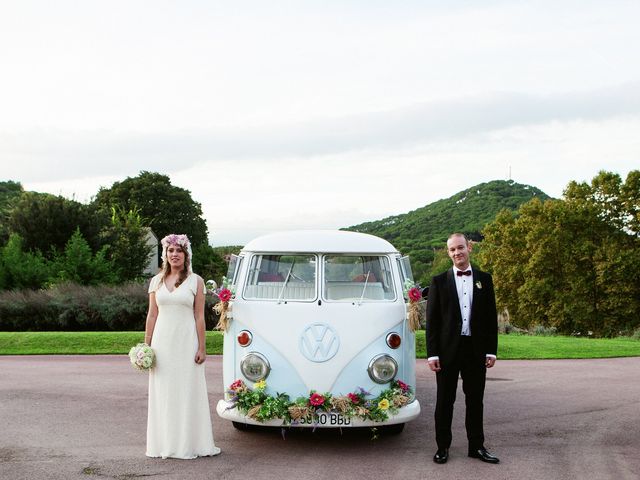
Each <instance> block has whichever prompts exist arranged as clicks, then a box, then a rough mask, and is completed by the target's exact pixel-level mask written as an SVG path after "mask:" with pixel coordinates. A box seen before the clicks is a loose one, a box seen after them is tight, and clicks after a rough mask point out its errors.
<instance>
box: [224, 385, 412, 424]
mask: <svg viewBox="0 0 640 480" xmlns="http://www.w3.org/2000/svg"><path fill="white" fill-rule="evenodd" d="M266 388H267V383H266V382H265V381H264V380H261V381H259V382H256V383H255V384H254V385H253V388H250V387H248V386H247V385H246V384H245V383H244V382H243V381H242V380H236V381H235V382H233V383H232V384H231V386H230V387H229V389H228V390H227V394H228V396H229V397H230V402H231V404H232V406H231V407H229V409H232V408H237V409H238V411H239V412H240V413H242V414H243V415H246V416H247V417H249V418H251V419H253V420H257V421H258V422H265V421H267V420H272V419H276V418H280V419H282V421H283V423H284V424H285V425H290V424H294V425H295V424H298V423H309V424H314V423H318V413H320V412H327V413H338V414H340V415H342V416H344V417H347V418H359V419H361V420H371V421H374V422H384V421H386V420H388V419H389V414H396V413H398V410H399V409H400V408H402V407H404V406H405V405H406V404H408V403H409V402H410V401H411V399H412V397H413V390H412V389H411V387H410V386H409V385H407V384H406V383H404V382H402V381H400V380H395V381H393V382H392V383H391V386H390V387H389V388H387V389H386V390H383V391H382V392H381V393H380V395H378V396H377V397H375V398H373V399H368V398H367V397H370V396H371V393H369V392H367V391H366V390H364V389H363V388H357V389H356V391H355V392H352V393H348V394H347V395H340V396H337V395H332V394H331V393H318V392H316V391H315V390H312V391H311V392H310V393H309V396H307V397H298V398H297V399H296V400H295V401H294V402H292V401H291V400H290V399H289V395H287V394H284V393H279V394H277V395H276V396H271V395H268V394H267V393H266V392H265V390H266Z"/></svg>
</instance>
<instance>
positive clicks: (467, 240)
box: [447, 232, 469, 245]
mask: <svg viewBox="0 0 640 480" xmlns="http://www.w3.org/2000/svg"><path fill="white" fill-rule="evenodd" d="M453 237H462V238H464V243H466V244H467V245H469V239H468V238H467V236H466V235H465V234H464V233H460V232H456V233H452V234H451V235H449V238H447V241H449V240H451V239H452V238H453Z"/></svg>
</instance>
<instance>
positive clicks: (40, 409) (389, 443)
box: [0, 356, 640, 480]
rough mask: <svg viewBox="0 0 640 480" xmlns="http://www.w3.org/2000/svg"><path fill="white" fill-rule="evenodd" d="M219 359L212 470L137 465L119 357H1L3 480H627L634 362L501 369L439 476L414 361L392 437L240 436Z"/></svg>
mask: <svg viewBox="0 0 640 480" xmlns="http://www.w3.org/2000/svg"><path fill="white" fill-rule="evenodd" d="M220 371H221V358H220V357H209V358H208V359H207V382H208V385H209V397H210V402H211V407H212V416H213V424H214V435H215V439H216V443H217V444H218V446H220V447H221V448H222V451H223V453H222V455H220V456H218V457H212V458H211V457H210V458H200V459H196V460H188V461H186V460H170V459H169V460H158V459H148V458H146V457H145V456H144V451H145V448H144V444H145V428H146V427H145V425H146V388H147V383H146V375H145V374H141V373H138V372H135V371H133V370H132V369H131V368H130V366H129V365H128V359H127V358H126V357H125V356H118V357H115V356H86V357H80V356H28V357H0V479H2V480H5V479H7V480H9V479H11V480H13V479H16V480H18V479H28V480H38V479H105V478H115V479H123V480H124V479H135V478H142V477H148V476H153V477H154V478H158V479H178V478H185V479H194V480H195V479H201V478H202V479H204V478H211V479H274V480H276V479H277V480H281V479H283V478H284V479H299V478H304V479H309V480H314V479H323V480H327V479H328V480H334V479H349V480H354V479H361V478H363V479H364V478H366V479H388V478H394V479H395V478H397V479H407V480H408V479H430V480H438V479H461V478H474V479H484V478H486V479H491V480H500V479H524V480H526V479H544V480H553V479H582V478H585V479H598V480H600V479H616V480H623V479H638V478H640V382H639V381H638V380H639V378H638V377H639V374H640V358H626V359H607V360H548V361H502V362H500V361H499V362H498V364H497V365H496V367H495V368H493V369H492V370H491V371H490V375H489V382H488V384H487V393H486V397H485V411H486V413H485V424H486V434H487V439H488V440H487V447H488V448H489V449H490V450H491V451H492V452H493V453H495V454H496V455H498V456H499V457H500V458H501V460H502V462H501V463H500V465H487V464H484V463H482V462H480V461H479V460H474V459H470V458H467V457H466V456H465V453H466V442H465V435H464V425H463V421H462V419H461V417H462V412H463V409H464V407H463V405H462V401H461V399H462V395H461V394H460V395H459V397H458V398H459V400H458V403H457V404H456V408H457V410H456V413H457V415H456V419H455V420H454V432H453V434H454V441H453V442H454V443H453V445H452V449H451V457H450V460H449V463H447V464H446V465H436V464H434V463H433V462H432V460H431V457H432V456H433V453H434V451H435V445H434V440H433V437H434V434H433V420H432V418H433V417H432V413H433V402H434V398H435V380H434V378H433V376H432V373H431V372H429V371H428V368H427V365H426V362H425V361H424V360H420V361H418V368H417V373H418V388H417V395H418V398H419V400H420V402H421V404H422V406H423V413H422V415H421V416H420V417H419V418H418V419H417V420H415V421H414V422H412V423H410V424H408V425H407V427H406V428H405V430H404V432H403V433H402V434H400V435H396V436H388V437H381V438H379V439H377V440H375V441H372V440H371V439H370V437H371V435H370V432H369V431H368V430H365V431H360V432H353V431H345V432H343V433H342V434H341V433H340V431H337V430H318V431H316V432H315V433H312V432H309V431H305V432H300V431H291V432H289V433H287V435H286V436H285V438H284V439H283V438H282V437H281V432H280V430H279V429H275V430H266V431H257V432H255V431H254V432H239V431H236V430H235V429H234V428H233V427H232V426H231V424H229V423H228V422H225V421H223V420H221V419H220V418H219V417H218V416H217V415H216V414H215V412H214V407H215V403H216V402H217V400H218V399H219V398H220V397H221V396H222V389H223V386H222V384H221V375H220Z"/></svg>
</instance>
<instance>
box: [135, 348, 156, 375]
mask: <svg viewBox="0 0 640 480" xmlns="http://www.w3.org/2000/svg"><path fill="white" fill-rule="evenodd" d="M129 360H131V365H133V368H136V369H138V370H150V369H151V368H152V367H153V362H154V360H155V355H154V353H153V350H152V349H151V347H150V346H149V345H147V344H146V343H139V344H137V345H136V346H135V347H131V350H129Z"/></svg>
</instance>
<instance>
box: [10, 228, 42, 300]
mask: <svg viewBox="0 0 640 480" xmlns="http://www.w3.org/2000/svg"><path fill="white" fill-rule="evenodd" d="M0 253H1V255H0V289H11V290H19V289H21V288H30V289H37V288H41V287H42V286H43V285H44V284H45V283H46V282H47V281H48V279H49V276H50V267H49V265H48V264H47V261H46V260H45V258H44V257H43V256H42V254H41V253H40V252H35V253H31V252H25V251H24V249H23V246H22V238H20V235H18V234H15V233H13V234H11V236H10V237H9V241H8V242H7V244H6V245H5V246H4V247H3V248H2V249H1V250H0Z"/></svg>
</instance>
